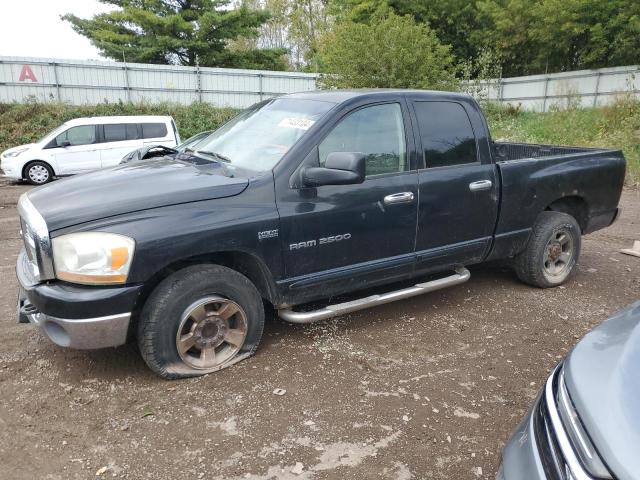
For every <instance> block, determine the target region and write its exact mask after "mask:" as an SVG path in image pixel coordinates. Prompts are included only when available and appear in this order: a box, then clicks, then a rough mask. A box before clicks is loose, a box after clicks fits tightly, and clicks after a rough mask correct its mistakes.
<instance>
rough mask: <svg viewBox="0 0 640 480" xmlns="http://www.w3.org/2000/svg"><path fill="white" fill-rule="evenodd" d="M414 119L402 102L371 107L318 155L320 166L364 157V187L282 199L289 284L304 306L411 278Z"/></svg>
mask: <svg viewBox="0 0 640 480" xmlns="http://www.w3.org/2000/svg"><path fill="white" fill-rule="evenodd" d="M407 119H408V116H407V110H406V106H405V104H404V103H403V102H401V101H398V102H389V103H382V104H375V105H367V106H364V107H361V108H358V109H356V110H354V111H351V112H349V113H347V114H346V115H345V116H344V117H342V120H340V121H339V122H338V123H337V124H336V126H335V127H334V128H333V129H332V130H331V131H330V132H329V133H328V134H327V135H326V136H325V138H324V139H323V140H322V141H320V142H319V144H318V145H317V147H315V148H316V149H317V150H315V152H312V154H313V153H315V154H316V155H318V162H319V164H320V166H322V165H323V164H324V162H325V160H326V158H327V156H328V154H329V153H332V152H360V153H364V154H365V155H366V156H367V158H366V169H367V170H366V179H365V181H364V183H362V184H357V185H325V186H320V187H314V188H287V189H283V191H277V192H276V196H277V204H278V211H279V213H280V219H281V221H280V239H281V242H282V248H283V256H284V260H285V270H286V276H287V279H286V280H285V281H284V282H283V283H285V284H286V285H284V287H285V289H289V290H290V292H291V294H292V295H293V296H294V297H296V298H297V299H298V300H300V298H301V297H305V298H308V297H314V298H320V297H328V296H330V295H332V294H334V293H339V292H345V291H349V290H355V289H357V288H360V287H362V286H368V285H371V284H373V283H376V282H379V283H383V282H385V281H390V280H393V279H395V278H401V277H403V276H406V275H408V274H410V273H411V272H412V269H413V264H414V256H413V251H414V242H415V233H416V219H417V205H418V189H417V183H418V175H417V172H416V171H415V169H412V168H411V165H410V161H409V158H410V155H409V153H408V152H412V151H413V148H414V147H413V142H412V141H411V140H410V139H411V136H410V135H407V132H409V131H410V130H409V128H408V122H407ZM319 285H322V290H321V291H320V290H318V288H316V287H317V286H319ZM296 292H300V295H298V294H296Z"/></svg>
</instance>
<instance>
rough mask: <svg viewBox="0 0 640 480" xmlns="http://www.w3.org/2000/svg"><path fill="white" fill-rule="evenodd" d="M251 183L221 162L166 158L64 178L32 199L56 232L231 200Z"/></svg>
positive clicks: (38, 190) (35, 192)
mask: <svg viewBox="0 0 640 480" xmlns="http://www.w3.org/2000/svg"><path fill="white" fill-rule="evenodd" d="M248 183H249V181H248V180H247V179H246V178H234V177H233V175H231V174H230V173H229V172H228V171H227V169H226V168H225V167H224V166H223V165H221V164H219V163H215V162H203V163H201V164H198V163H197V162H196V163H194V162H190V161H182V160H177V159H172V158H168V157H163V158H158V159H153V160H148V161H144V162H139V163H132V164H127V165H121V166H118V167H114V168H109V169H105V170H99V171H97V172H93V173H88V174H85V175H78V176H75V177H71V178H68V179H65V180H59V181H56V182H53V183H51V184H48V185H45V186H42V187H38V188H35V189H33V190H32V191H31V192H29V200H31V202H32V203H33V205H34V206H35V207H36V208H37V209H38V211H39V212H40V214H41V215H42V216H43V217H44V219H45V221H46V222H47V226H48V227H49V230H50V231H53V230H57V229H60V228H65V227H69V226H72V225H77V224H79V223H84V222H88V221H92V220H99V219H101V218H105V217H111V216H114V215H120V214H123V213H129V212H134V211H138V210H146V209H149V208H156V207H163V206H168V205H176V204H180V203H187V202H197V201H201V200H212V199H215V198H223V197H231V196H234V195H238V194H239V193H242V191H243V190H244V189H245V188H246V187H247V185H248Z"/></svg>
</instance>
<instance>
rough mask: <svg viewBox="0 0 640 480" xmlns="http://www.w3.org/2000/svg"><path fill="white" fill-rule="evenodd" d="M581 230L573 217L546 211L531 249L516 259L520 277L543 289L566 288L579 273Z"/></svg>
mask: <svg viewBox="0 0 640 480" xmlns="http://www.w3.org/2000/svg"><path fill="white" fill-rule="evenodd" d="M580 235H581V231H580V226H579V225H578V222H576V219H575V218H573V217H572V216H571V215H567V214H566V213H560V212H550V211H545V212H542V213H541V214H540V215H539V216H538V219H537V220H536V223H535V224H534V226H533V231H532V233H531V236H530V237H529V241H528V243H527V247H526V248H525V250H524V251H523V252H521V253H520V254H519V255H518V256H517V257H516V259H515V270H516V273H517V275H518V278H520V280H522V281H523V282H524V283H528V284H529V285H533V286H535V287H540V288H549V287H556V286H558V285H562V284H563V283H564V282H566V281H567V280H568V279H569V278H570V277H571V275H572V274H573V273H574V271H575V266H576V263H577V262H578V258H579V257H580V245H581V237H580Z"/></svg>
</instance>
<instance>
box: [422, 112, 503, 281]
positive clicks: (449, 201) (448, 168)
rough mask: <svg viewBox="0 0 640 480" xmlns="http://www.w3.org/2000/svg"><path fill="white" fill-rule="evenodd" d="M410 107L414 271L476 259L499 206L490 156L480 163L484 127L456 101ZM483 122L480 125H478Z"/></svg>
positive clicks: (480, 256) (487, 241)
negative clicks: (415, 188) (414, 164)
mask: <svg viewBox="0 0 640 480" xmlns="http://www.w3.org/2000/svg"><path fill="white" fill-rule="evenodd" d="M411 103H412V106H413V113H414V122H415V124H416V127H417V132H418V135H417V137H418V138H417V139H416V140H417V142H418V144H419V148H420V145H421V150H422V164H421V168H420V169H419V171H418V183H419V192H420V194H419V199H420V204H419V207H418V209H419V211H418V234H417V239H416V253H417V259H416V260H417V269H418V270H425V271H427V270H434V269H439V268H442V267H445V266H452V265H459V264H471V263H475V262H478V261H481V260H482V259H483V258H484V256H485V254H486V252H487V251H488V248H489V246H490V244H491V239H492V235H493V231H494V228H495V222H496V218H497V208H498V178H497V175H496V170H495V165H493V163H491V159H490V158H486V159H485V162H484V163H483V162H482V161H481V159H480V155H479V151H480V148H479V143H478V138H482V139H483V141H485V142H486V141H487V139H486V138H485V133H484V132H485V131H486V127H484V124H483V123H481V121H480V120H479V117H478V116H475V115H473V114H474V112H471V114H472V118H474V123H473V124H472V121H471V119H470V115H469V113H470V111H469V107H468V106H465V105H463V104H462V103H458V102H455V101H417V100H414V101H413V102H411ZM482 122H483V121H482Z"/></svg>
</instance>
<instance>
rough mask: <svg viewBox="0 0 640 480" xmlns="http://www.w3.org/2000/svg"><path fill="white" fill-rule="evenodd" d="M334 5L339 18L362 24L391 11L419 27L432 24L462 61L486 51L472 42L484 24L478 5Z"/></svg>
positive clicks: (448, 1) (438, 1)
mask: <svg viewBox="0 0 640 480" xmlns="http://www.w3.org/2000/svg"><path fill="white" fill-rule="evenodd" d="M332 5H333V8H332V11H333V13H334V14H335V15H336V16H337V17H338V18H342V19H348V20H353V21H355V22H362V23H368V22H369V21H370V19H371V17H372V16H374V15H376V14H379V13H380V12H385V11H389V10H391V11H393V12H394V13H395V14H397V15H411V16H412V17H413V18H414V19H415V20H416V22H417V23H428V24H429V26H430V27H431V29H432V30H433V31H434V32H435V33H436V36H437V37H438V39H439V40H440V41H441V42H442V43H444V44H445V45H451V51H452V53H453V55H454V56H455V57H456V58H457V59H459V60H465V59H471V58H473V57H476V56H477V55H479V53H480V51H481V50H482V47H481V46H480V45H478V44H477V43H475V42H473V41H472V39H471V33H472V32H474V31H475V30H477V29H478V28H480V24H479V18H478V11H477V9H476V6H475V5H476V4H475V2H470V1H469V0H429V1H425V0H333V3H332Z"/></svg>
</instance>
